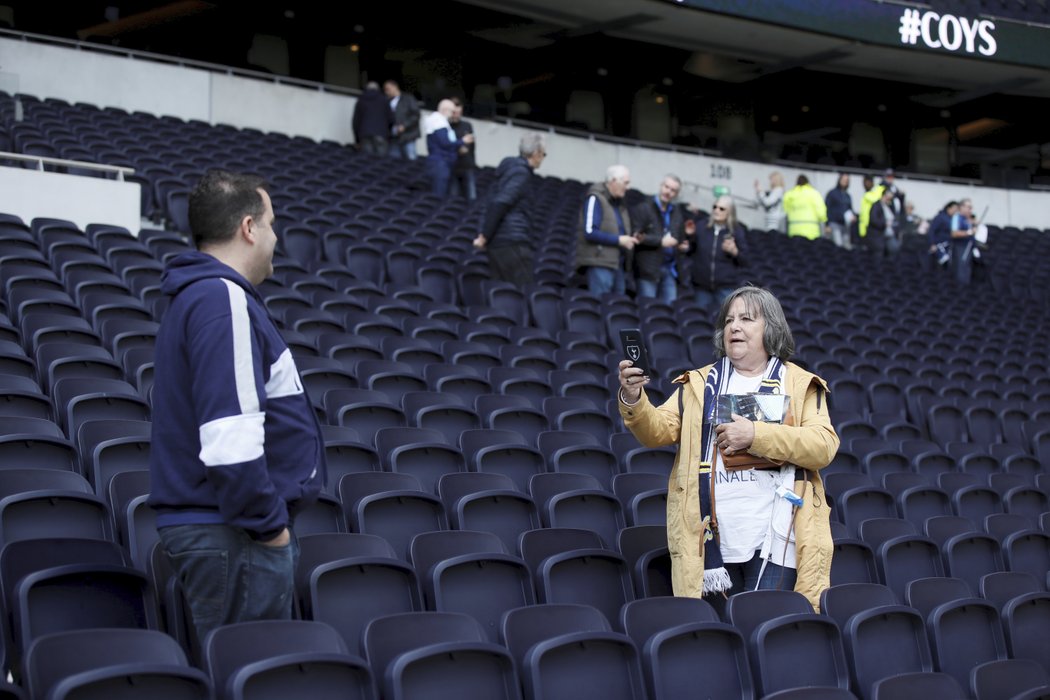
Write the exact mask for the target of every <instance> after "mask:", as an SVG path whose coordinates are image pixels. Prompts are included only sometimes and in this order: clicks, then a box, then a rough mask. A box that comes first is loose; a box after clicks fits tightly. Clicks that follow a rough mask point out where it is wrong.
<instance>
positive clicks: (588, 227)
mask: <svg viewBox="0 0 1050 700" xmlns="http://www.w3.org/2000/svg"><path fill="white" fill-rule="evenodd" d="M597 205H598V198H597V197H596V196H594V195H593V194H592V195H591V196H590V197H588V198H587V216H586V217H584V219H585V220H584V222H583V225H584V229H583V230H584V231H586V232H587V233H594V223H593V222H594V207H596V206H597Z"/></svg>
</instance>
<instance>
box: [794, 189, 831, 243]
mask: <svg viewBox="0 0 1050 700" xmlns="http://www.w3.org/2000/svg"><path fill="white" fill-rule="evenodd" d="M796 183H797V184H796V185H795V187H794V188H792V189H791V191H789V192H788V193H787V194H785V195H784V212H785V213H786V214H787V219H788V235H789V236H802V237H803V238H808V239H810V240H814V239H817V238H820V236H821V233H822V231H823V230H824V229H825V228H826V227H827V222H828V209H827V207H826V206H824V198H823V197H821V196H820V193H819V192H817V190H816V189H814V187H813V185H811V184H809V178H808V177H806V176H805V175H799V176H798V180H797V181H796Z"/></svg>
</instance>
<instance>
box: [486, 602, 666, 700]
mask: <svg viewBox="0 0 1050 700" xmlns="http://www.w3.org/2000/svg"><path fill="white" fill-rule="evenodd" d="M500 636H501V639H502V640H503V644H504V645H505V646H506V648H507V649H508V651H510V653H511V656H512V657H513V658H514V661H515V663H516V664H517V667H518V672H519V675H520V676H521V682H522V685H523V687H524V690H525V697H526V698H528V699H529V700H540V698H568V697H574V696H576V695H577V694H578V693H579V689H580V688H586V689H587V692H588V693H589V694H590V693H593V694H594V696H595V697H601V698H610V699H612V700H621V699H622V700H643V699H644V698H645V697H646V691H645V681H644V678H643V675H642V671H641V667H640V665H639V661H638V650H637V648H636V647H635V645H634V643H633V642H632V641H631V639H630V638H629V637H627V636H625V635H622V634H618V633H615V632H612V628H611V625H610V624H609V621H608V620H607V619H606V618H605V617H604V616H603V615H602V614H601V613H600V612H599V611H598V610H596V609H594V608H592V607H590V606H588V605H585V604H556V605H552V604H548V605H532V606H528V607H522V608H518V609H517V610H512V611H509V612H508V613H507V614H506V615H505V616H504V618H503V624H502V627H501V632H500Z"/></svg>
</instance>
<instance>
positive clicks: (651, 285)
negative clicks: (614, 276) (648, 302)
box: [638, 270, 678, 304]
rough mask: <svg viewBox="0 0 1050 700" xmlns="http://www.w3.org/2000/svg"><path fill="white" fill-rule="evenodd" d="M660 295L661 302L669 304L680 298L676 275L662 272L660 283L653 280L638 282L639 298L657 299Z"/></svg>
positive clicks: (665, 271)
mask: <svg viewBox="0 0 1050 700" xmlns="http://www.w3.org/2000/svg"><path fill="white" fill-rule="evenodd" d="M657 295H659V297H660V301H663V302H666V303H668V304H670V303H672V302H674V300H675V299H677V298H678V281H677V280H675V278H674V275H672V274H671V272H670V270H661V271H660V281H659V282H653V281H652V280H643V279H639V280H638V296H640V297H655V296H657Z"/></svg>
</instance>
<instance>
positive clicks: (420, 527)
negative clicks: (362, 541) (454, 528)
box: [339, 472, 448, 561]
mask: <svg viewBox="0 0 1050 700" xmlns="http://www.w3.org/2000/svg"><path fill="white" fill-rule="evenodd" d="M339 499H340V501H342V506H343V512H344V514H345V516H346V520H347V523H348V524H349V526H350V529H351V530H352V531H353V532H362V533H365V534H376V535H380V536H382V537H384V538H386V540H387V541H388V542H390V545H391V546H392V547H393V548H394V551H395V552H396V554H397V556H398V557H400V558H402V559H404V560H406V561H407V560H408V546H409V543H410V542H411V541H412V537H414V536H415V535H417V534H419V533H420V532H430V531H432V530H447V529H448V518H447V517H446V515H445V508H444V506H443V505H442V503H441V501H440V500H439V499H438V498H437V496H436V495H434V494H433V493H428V492H425V491H423V489H422V487H421V486H420V484H419V480H418V479H416V478H415V477H414V476H412V475H411V474H394V473H389V472H371V473H359V474H347V475H345V476H344V477H343V478H342V480H341V481H340V482H339Z"/></svg>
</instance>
